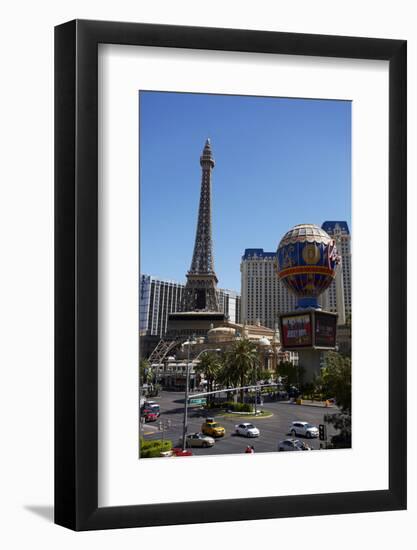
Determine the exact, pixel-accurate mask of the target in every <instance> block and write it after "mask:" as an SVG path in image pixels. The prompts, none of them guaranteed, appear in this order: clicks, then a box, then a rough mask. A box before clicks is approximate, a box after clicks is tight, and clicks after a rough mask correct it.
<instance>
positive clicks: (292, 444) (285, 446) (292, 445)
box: [278, 439, 312, 451]
mask: <svg viewBox="0 0 417 550" xmlns="http://www.w3.org/2000/svg"><path fill="white" fill-rule="evenodd" d="M311 450H312V449H311V447H310V446H309V445H307V443H304V441H300V440H299V439H284V441H280V442H279V443H278V451H311Z"/></svg>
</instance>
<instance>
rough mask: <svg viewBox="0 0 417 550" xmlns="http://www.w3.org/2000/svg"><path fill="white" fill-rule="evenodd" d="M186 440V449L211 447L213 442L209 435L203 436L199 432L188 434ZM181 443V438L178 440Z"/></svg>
mask: <svg viewBox="0 0 417 550" xmlns="http://www.w3.org/2000/svg"><path fill="white" fill-rule="evenodd" d="M185 439H186V445H187V447H204V448H207V447H213V445H214V443H215V441H214V439H213V438H212V437H210V436H209V435H205V434H203V433H201V432H196V433H194V434H188V435H187V437H186V438H185ZM180 441H181V442H182V438H181V439H180Z"/></svg>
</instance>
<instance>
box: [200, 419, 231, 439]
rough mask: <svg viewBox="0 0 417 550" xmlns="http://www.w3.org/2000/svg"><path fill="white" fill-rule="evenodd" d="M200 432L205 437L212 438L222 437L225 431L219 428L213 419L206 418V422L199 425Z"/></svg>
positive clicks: (221, 427)
mask: <svg viewBox="0 0 417 550" xmlns="http://www.w3.org/2000/svg"><path fill="white" fill-rule="evenodd" d="M201 431H202V432H203V434H205V435H210V436H212V437H223V436H224V435H225V433H226V430H225V429H224V428H223V426H220V424H219V423H218V422H216V421H215V420H214V418H207V419H206V421H205V422H204V423H203V424H202V425H201Z"/></svg>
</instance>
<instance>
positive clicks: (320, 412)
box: [143, 392, 337, 455]
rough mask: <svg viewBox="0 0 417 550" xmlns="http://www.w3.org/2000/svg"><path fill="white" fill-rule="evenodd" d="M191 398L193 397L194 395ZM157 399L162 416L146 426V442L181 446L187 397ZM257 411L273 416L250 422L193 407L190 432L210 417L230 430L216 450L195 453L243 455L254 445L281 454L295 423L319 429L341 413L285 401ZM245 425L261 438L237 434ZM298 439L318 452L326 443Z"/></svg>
mask: <svg viewBox="0 0 417 550" xmlns="http://www.w3.org/2000/svg"><path fill="white" fill-rule="evenodd" d="M190 397H192V395H191V396H190ZM154 400H155V401H157V402H158V403H159V405H160V408H161V416H160V417H159V419H158V421H156V422H152V423H149V424H145V425H144V427H143V435H144V437H145V439H146V440H151V439H162V438H164V439H170V440H172V442H173V445H174V446H177V445H179V440H180V438H181V436H182V427H183V418H184V394H183V393H177V392H162V393H161V394H160V396H159V397H158V398H154ZM257 408H258V409H259V410H263V411H265V412H269V413H271V414H272V416H270V417H264V418H262V417H259V418H253V417H252V418H248V419H246V418H244V417H242V416H240V415H236V416H235V415H230V414H226V415H225V414H224V413H223V412H219V413H218V414H213V413H212V412H209V411H207V410H205V409H202V408H201V407H195V406H191V407H189V408H188V429H187V433H189V434H190V433H193V432H199V431H201V425H202V423H203V422H204V420H205V418H206V417H207V416H214V418H215V420H216V421H217V422H218V423H219V424H221V425H222V426H223V427H224V428H225V430H226V434H225V436H224V437H222V438H218V439H216V443H215V445H214V446H213V447H209V448H207V449H203V448H193V449H192V452H193V454H194V455H217V454H239V453H242V452H244V450H245V449H246V447H247V445H253V446H254V448H255V452H273V451H277V449H278V443H279V441H282V440H283V439H287V438H289V437H291V436H290V435H289V434H288V431H289V428H290V425H291V423H292V422H294V421H296V420H299V421H305V422H310V423H311V424H314V425H315V426H318V425H319V424H324V415H326V414H331V413H332V412H337V409H335V408H330V409H329V408H325V407H323V406H314V405H296V404H294V403H289V402H283V401H271V402H268V401H265V402H264V404H263V406H260V405H258V407H257ZM241 422H251V423H252V424H254V425H255V426H256V427H257V428H259V430H260V436H259V437H257V438H246V437H242V436H238V435H235V433H234V432H235V425H236V424H239V423H241ZM161 428H162V430H161ZM327 433H328V437H329V438H330V436H331V435H332V434H334V433H335V432H334V430H333V427H332V426H330V425H328V426H327ZM297 439H299V440H301V441H306V442H307V443H308V445H310V447H312V449H314V450H317V449H320V444H323V442H322V441H319V439H318V438H314V439H307V438H305V437H302V436H297Z"/></svg>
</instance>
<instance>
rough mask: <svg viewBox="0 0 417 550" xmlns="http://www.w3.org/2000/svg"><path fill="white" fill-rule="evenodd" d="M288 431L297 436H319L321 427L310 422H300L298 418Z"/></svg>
mask: <svg viewBox="0 0 417 550" xmlns="http://www.w3.org/2000/svg"><path fill="white" fill-rule="evenodd" d="M288 433H290V434H291V435H292V437H295V436H296V435H302V436H304V437H308V438H311V437H318V436H319V429H318V428H317V426H313V424H310V423H309V422H299V421H298V420H297V421H295V422H293V423H292V424H291V426H290V429H289V430H288Z"/></svg>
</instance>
